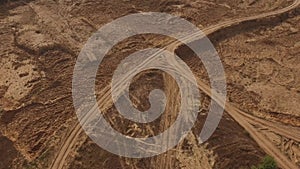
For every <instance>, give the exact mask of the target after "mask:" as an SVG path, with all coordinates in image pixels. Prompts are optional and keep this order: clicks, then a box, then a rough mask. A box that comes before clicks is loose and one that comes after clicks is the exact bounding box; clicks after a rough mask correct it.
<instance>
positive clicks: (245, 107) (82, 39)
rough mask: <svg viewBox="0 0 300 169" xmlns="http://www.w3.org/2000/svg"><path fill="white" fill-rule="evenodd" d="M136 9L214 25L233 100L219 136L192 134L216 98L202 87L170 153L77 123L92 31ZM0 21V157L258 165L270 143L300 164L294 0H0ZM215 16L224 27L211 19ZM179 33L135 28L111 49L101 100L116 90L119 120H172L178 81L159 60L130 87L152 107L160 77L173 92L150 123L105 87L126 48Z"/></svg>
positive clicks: (154, 128)
mask: <svg viewBox="0 0 300 169" xmlns="http://www.w3.org/2000/svg"><path fill="white" fill-rule="evenodd" d="M274 11H275V12H274ZM139 12H166V13H169V14H172V15H176V16H180V17H182V18H185V19H186V20H188V21H190V22H191V23H193V24H194V25H196V26H197V27H199V28H200V29H201V30H206V29H207V30H212V31H208V32H205V31H204V33H206V34H207V36H208V38H209V39H210V40H211V42H212V44H213V45H214V47H215V48H216V50H217V52H218V54H219V56H220V59H221V61H222V64H223V66H224V69H225V73H226V82H227V99H226V105H227V107H226V109H225V112H224V114H223V117H222V119H221V122H220V124H219V126H218V128H217V130H216V131H215V132H214V134H213V135H212V137H211V138H209V140H208V141H206V142H205V143H203V144H199V143H198V141H197V139H196V137H197V136H198V134H199V133H200V131H201V128H202V126H203V124H204V121H205V119H206V117H207V113H208V109H209V103H210V102H211V100H212V99H211V95H210V94H209V93H207V92H205V91H200V93H201V96H202V97H201V108H199V116H198V119H197V122H196V124H195V125H194V127H193V128H192V130H191V131H190V132H189V133H188V135H187V136H186V137H185V138H184V139H183V140H182V141H181V142H180V143H179V144H178V145H177V146H175V147H174V148H172V149H170V150H169V151H167V152H165V153H163V154H160V155H157V156H154V157H149V158H143V159H133V158H125V157H120V156H117V155H114V154H112V153H110V152H108V151H106V150H104V149H102V148H101V147H99V146H98V145H97V144H95V143H94V142H93V141H92V140H91V139H90V138H89V137H88V136H87V135H86V134H85V132H84V131H83V130H82V129H81V127H80V125H79V124H78V119H77V116H76V112H75V109H74V107H73V100H72V75H73V69H74V66H75V63H76V59H77V57H78V54H79V52H80V50H81V49H82V47H83V45H84V44H85V43H86V41H87V40H88V38H89V37H90V36H91V35H92V34H93V33H94V32H96V31H97V30H98V29H99V28H101V26H103V25H105V24H107V23H109V22H111V21H113V20H114V19H116V18H119V17H121V16H125V15H128V14H132V13H139ZM268 13H271V14H270V15H268ZM250 16H257V17H254V18H252V19H251V18H249V19H247V17H250ZM227 21H233V22H230V23H229V22H227ZM226 22H227V23H228V24H224V25H223V26H222V25H221V23H226ZM0 23H1V24H0V169H44V168H49V169H61V168H64V169H96V168H97V169H99V168H103V169H106V168H107V169H110V168H113V169H118V168H120V169H121V168H122V169H123V168H126V169H127V168H128V169H144V168H145V169H146V168H147V169H148V168H153V169H157V168H159V169H166V168H170V169H171V168H172V169H173V168H176V169H177V168H178V169H199V168H201V169H202V168H203V169H209V168H214V169H227V168H251V167H252V166H257V165H258V164H259V163H261V161H262V160H263V158H264V157H265V156H266V155H270V156H272V157H273V158H274V159H275V161H276V162H277V164H278V167H279V168H295V169H297V168H300V76H299V74H300V5H299V1H298V0H295V1H292V0H196V1H191V0H152V1H139V0H111V1H97V0H56V1H54V0H23V1H21V0H0ZM214 27H217V28H218V29H216V30H213V29H209V28H214ZM173 41H174V39H172V38H170V37H166V36H161V35H155V34H144V35H137V36H134V37H130V38H127V39H126V40H124V41H122V42H120V43H118V44H117V45H115V46H114V47H113V48H112V49H111V50H110V51H109V53H108V54H107V55H106V56H105V58H104V60H103V64H101V65H100V66H99V69H98V73H97V78H96V84H95V86H96V87H95V93H96V96H97V99H98V100H100V101H101V99H102V97H103V95H105V94H108V96H109V99H106V100H105V102H103V104H101V105H99V109H101V110H103V114H104V117H105V119H106V120H107V121H108V122H109V123H110V124H111V126H112V127H113V128H114V129H115V130H117V131H119V132H120V133H122V134H125V135H128V136H132V137H149V136H154V135H157V134H159V133H160V132H163V131H164V130H166V129H167V128H168V127H169V126H170V125H171V124H172V123H174V121H175V120H176V117H177V116H178V107H179V106H180V101H179V98H180V94H179V88H178V85H177V84H176V82H175V80H174V79H173V78H172V77H171V76H169V75H168V74H167V73H165V72H163V71H161V70H156V69H151V70H146V71H143V72H140V73H139V74H137V75H136V76H135V77H134V78H133V79H132V81H131V84H130V88H129V91H130V100H131V102H132V103H133V104H134V105H135V107H136V108H137V109H139V110H141V111H145V110H147V109H149V108H150V106H151V105H150V102H149V100H148V96H149V93H150V92H151V91H152V90H153V89H162V90H163V91H164V92H165V93H166V96H167V98H168V99H167V104H166V109H165V111H164V113H163V114H162V115H161V116H160V117H159V118H158V119H156V120H155V121H153V122H151V123H149V124H142V123H141V124H140V123H134V122H132V121H130V120H128V119H124V117H122V116H121V115H120V114H119V113H118V111H117V109H116V108H115V107H114V105H113V103H112V101H111V98H110V97H111V94H110V90H109V88H108V90H105V89H107V86H109V87H110V83H111V79H112V76H113V74H114V70H115V69H116V68H117V66H118V65H119V64H120V63H121V61H122V60H123V59H125V58H126V57H127V56H128V55H130V54H131V53H133V52H136V51H139V50H142V49H146V48H149V47H157V48H163V47H165V46H167V45H169V44H170V43H171V42H173ZM171 52H174V51H171ZM175 52H176V54H177V55H178V56H179V57H180V58H181V59H182V60H183V61H184V62H185V63H186V64H187V65H188V66H189V67H190V68H191V70H192V71H193V73H194V75H195V76H196V77H197V80H198V81H199V83H198V84H199V85H202V87H203V86H209V85H210V84H209V79H208V75H207V72H206V70H205V68H204V66H203V64H202V63H201V61H200V60H199V58H197V57H196V56H195V54H194V53H193V52H191V50H189V49H188V48H187V46H185V45H178V46H177V47H176V50H175ZM236 112H238V116H235V114H236ZM239 113H240V114H239Z"/></svg>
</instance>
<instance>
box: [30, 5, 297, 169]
mask: <svg viewBox="0 0 300 169" xmlns="http://www.w3.org/2000/svg"><path fill="white" fill-rule="evenodd" d="M299 4H300V0H295V1H294V2H293V4H291V5H290V6H288V7H286V8H282V9H279V10H276V11H273V12H268V13H264V14H260V15H256V16H251V17H244V18H238V19H232V20H228V21H225V22H222V23H219V24H216V25H213V26H210V27H208V28H206V29H204V30H203V32H204V33H205V34H206V35H208V34H211V33H213V32H215V31H218V30H220V29H222V28H226V27H229V26H231V25H233V24H238V23H241V22H244V21H251V20H256V19H260V18H264V17H269V16H273V15H277V14H282V13H285V12H288V11H290V10H292V9H294V8H296V7H297V6H298V5H299ZM31 5H32V7H33V6H34V4H31ZM33 9H34V7H33ZM36 12H37V11H36ZM53 15H55V14H52V16H53ZM48 16H49V15H48ZM52 21H53V23H57V22H58V21H57V20H55V19H54V20H52ZM53 23H52V24H53ZM60 24H61V23H60ZM54 25H55V24H54ZM195 38H201V37H196V36H195V35H191V36H189V37H187V38H186V40H190V39H191V40H192V39H195ZM75 44H76V43H75ZM179 45H180V43H179V42H173V43H171V44H169V45H168V47H167V48H168V49H172V51H174V50H175V49H176V48H177V47H178V46H179ZM165 49H166V48H165ZM162 50H164V49H162ZM153 58H154V56H153V57H149V59H147V60H145V62H144V63H147V62H149V61H151V59H153ZM128 73H129V74H130V73H132V72H128ZM124 78H126V77H124ZM200 84H201V85H200V86H199V88H200V89H201V90H203V91H204V92H205V93H206V94H208V95H209V96H211V94H210V93H211V92H210V88H209V87H208V86H206V85H205V84H204V83H200ZM109 92H110V87H109V86H107V87H105V88H104V89H103V90H102V93H104V95H103V97H102V98H101V99H100V100H99V102H98V103H100V104H101V107H107V106H109V105H110V104H111V99H110V98H109V97H110V94H109ZM213 99H216V98H213ZM97 108H98V107H97V106H96V105H95V106H94V107H93V108H92V109H91V110H90V111H89V113H88V114H87V116H86V117H84V119H87V118H89V117H90V116H91V115H93V112H94V110H95V109H97ZM226 111H227V112H228V113H229V114H230V115H231V116H232V117H233V118H234V119H235V120H236V121H237V122H238V123H239V124H240V125H241V126H242V127H244V128H245V129H246V130H247V131H248V132H249V133H250V135H251V136H252V137H253V138H254V139H255V140H256V141H257V143H258V144H259V145H260V146H261V147H262V148H263V149H265V151H266V152H267V153H269V154H271V155H273V156H274V157H275V158H276V160H277V162H278V163H279V165H280V166H281V167H282V168H289V169H293V168H295V169H297V168H298V167H297V166H295V165H294V164H291V163H290V162H289V161H288V160H286V157H285V156H283V155H282V154H281V153H280V152H279V150H278V151H276V150H277V149H276V148H275V149H274V147H272V146H266V145H268V144H270V143H268V142H269V141H268V140H266V139H265V138H264V137H263V136H262V135H261V134H260V133H258V132H257V131H255V129H254V128H253V126H251V125H250V124H249V123H248V122H247V120H246V119H245V118H248V119H249V117H245V116H243V115H242V114H240V113H241V112H242V111H240V110H237V109H236V108H234V107H233V106H231V105H229V104H227V105H226ZM81 132H82V129H81V125H80V124H79V122H77V123H76V125H75V126H74V127H73V130H72V132H71V133H69V134H68V136H67V138H66V140H65V141H64V143H62V146H61V148H60V150H59V152H58V154H57V156H56V157H55V159H54V160H53V162H52V164H51V166H50V167H49V168H50V169H62V168H63V166H64V162H65V160H66V158H67V156H68V154H69V152H70V151H71V150H72V147H73V146H74V145H75V143H76V139H77V138H78V136H79V134H80V133H81ZM285 134H287V133H285ZM287 135H291V134H287ZM297 139H298V137H297Z"/></svg>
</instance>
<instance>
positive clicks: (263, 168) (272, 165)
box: [251, 156, 278, 169]
mask: <svg viewBox="0 0 300 169" xmlns="http://www.w3.org/2000/svg"><path fill="white" fill-rule="evenodd" d="M251 169H278V166H277V164H276V161H275V160H274V158H273V157H271V156H266V157H265V158H264V159H263V160H262V162H261V164H259V165H258V166H257V167H255V166H253V167H251Z"/></svg>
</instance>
